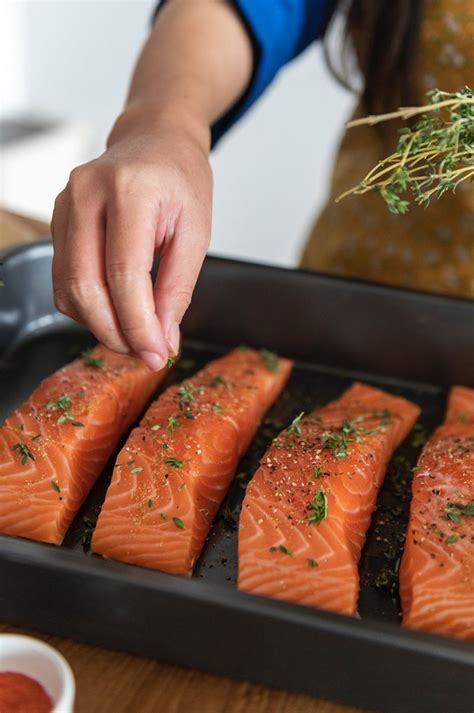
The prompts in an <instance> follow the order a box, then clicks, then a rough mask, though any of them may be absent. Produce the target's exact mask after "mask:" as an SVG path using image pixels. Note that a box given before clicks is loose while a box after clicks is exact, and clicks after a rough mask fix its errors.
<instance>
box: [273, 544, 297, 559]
mask: <svg viewBox="0 0 474 713" xmlns="http://www.w3.org/2000/svg"><path fill="white" fill-rule="evenodd" d="M269 550H270V552H283V554H284V555H289V556H290V557H293V552H292V551H291V550H289V549H288V548H287V547H285V546H284V545H278V547H275V546H273V547H270V548H269Z"/></svg>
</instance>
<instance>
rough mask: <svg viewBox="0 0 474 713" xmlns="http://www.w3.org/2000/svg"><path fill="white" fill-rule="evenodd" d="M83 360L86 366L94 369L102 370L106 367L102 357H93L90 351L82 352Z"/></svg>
mask: <svg viewBox="0 0 474 713" xmlns="http://www.w3.org/2000/svg"><path fill="white" fill-rule="evenodd" d="M81 359H82V361H83V362H84V364H85V365H86V366H90V367H92V368H93V369H102V367H103V366H104V359H103V358H102V357H93V356H92V352H91V350H90V349H86V351H85V352H82V354H81Z"/></svg>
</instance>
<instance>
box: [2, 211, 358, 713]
mask: <svg viewBox="0 0 474 713" xmlns="http://www.w3.org/2000/svg"><path fill="white" fill-rule="evenodd" d="M48 232H49V227H48V226H47V225H46V224H44V223H41V222H39V221H36V220H33V219H31V218H26V217H24V216H19V215H15V214H13V213H8V212H6V211H2V210H0V249H1V248H4V247H7V246H9V245H14V244H16V243H19V242H24V241H29V240H35V239H37V238H38V237H39V236H44V235H47V234H48ZM0 631H2V632H7V631H8V632H16V633H30V632H24V631H21V630H19V629H15V628H14V627H10V626H2V625H0ZM33 635H34V636H37V637H38V638H41V639H43V640H44V641H47V642H49V643H51V644H52V645H53V646H55V647H56V648H57V649H59V651H61V653H62V654H64V656H65V657H66V658H67V660H68V661H69V663H70V664H71V667H72V669H73V671H74V676H75V679H76V687H77V695H76V709H75V710H76V713H363V711H360V710H359V709H355V708H348V707H346V706H341V705H337V704H334V703H330V702H327V701H319V700H315V699H313V698H309V697H308V696H303V695H297V694H292V693H287V692H285V691H277V690H273V689H270V688H266V687H264V686H258V685H255V684H253V683H246V682H239V681H233V680H231V679H229V678H223V677H220V676H213V675H210V674H207V673H202V672H200V671H195V670H191V669H185V668H182V667H179V666H171V665H168V664H162V663H159V662H157V661H152V660H149V659H145V658H140V657H138V656H130V655H128V654H124V653H121V652H117V651H109V650H106V649H102V648H98V647H95V646H89V645H85V644H79V643H77V642H76V641H70V640H68V639H59V638H57V637H53V636H48V635H45V634H38V633H36V632H35V633H34V634H33ZM315 675H317V671H315ZM348 675H350V674H348Z"/></svg>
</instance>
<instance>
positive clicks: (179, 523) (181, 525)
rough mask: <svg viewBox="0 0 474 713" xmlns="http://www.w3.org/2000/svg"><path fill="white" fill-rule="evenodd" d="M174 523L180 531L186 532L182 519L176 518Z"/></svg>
mask: <svg viewBox="0 0 474 713" xmlns="http://www.w3.org/2000/svg"><path fill="white" fill-rule="evenodd" d="M173 522H174V524H175V525H176V527H178V528H179V529H180V530H184V522H183V521H182V520H181V518H180V517H174V518H173Z"/></svg>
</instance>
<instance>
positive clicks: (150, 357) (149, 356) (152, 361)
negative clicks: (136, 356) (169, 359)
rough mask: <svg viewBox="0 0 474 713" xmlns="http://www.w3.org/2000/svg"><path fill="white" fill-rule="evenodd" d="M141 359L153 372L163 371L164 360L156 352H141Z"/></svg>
mask: <svg viewBox="0 0 474 713" xmlns="http://www.w3.org/2000/svg"><path fill="white" fill-rule="evenodd" d="M140 359H142V361H144V362H145V364H146V365H147V367H148V368H149V369H151V370H152V371H159V370H160V369H163V367H164V365H165V362H164V360H163V358H162V357H161V356H160V355H159V354H156V353H155V352H140Z"/></svg>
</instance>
